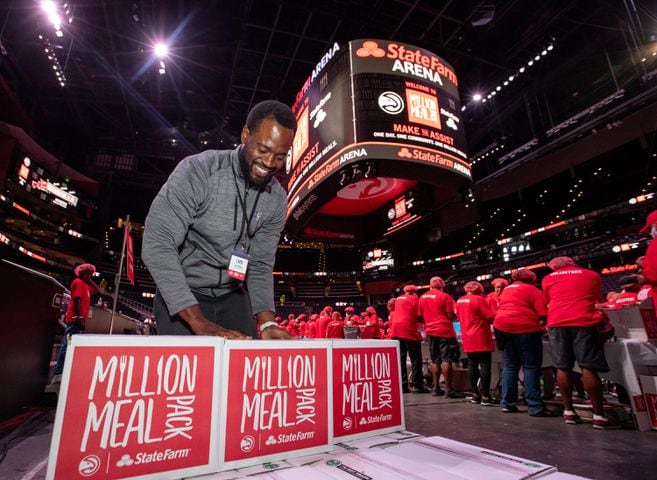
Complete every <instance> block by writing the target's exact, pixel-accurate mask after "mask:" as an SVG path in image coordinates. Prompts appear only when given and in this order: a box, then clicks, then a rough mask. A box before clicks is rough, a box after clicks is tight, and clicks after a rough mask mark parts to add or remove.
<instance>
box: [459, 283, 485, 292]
mask: <svg viewBox="0 0 657 480" xmlns="http://www.w3.org/2000/svg"><path fill="white" fill-rule="evenodd" d="M463 290H465V291H466V292H467V293H471V294H473V295H481V294H482V293H484V286H483V285H482V284H481V283H479V282H477V281H475V280H472V281H470V282H468V283H466V284H465V285H464V286H463Z"/></svg>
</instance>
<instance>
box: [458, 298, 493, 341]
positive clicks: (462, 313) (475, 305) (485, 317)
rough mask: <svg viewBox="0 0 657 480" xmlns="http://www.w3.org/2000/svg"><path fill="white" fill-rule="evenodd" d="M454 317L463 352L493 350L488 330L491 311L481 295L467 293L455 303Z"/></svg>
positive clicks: (491, 338) (489, 330)
mask: <svg viewBox="0 0 657 480" xmlns="http://www.w3.org/2000/svg"><path fill="white" fill-rule="evenodd" d="M456 315H457V316H458V317H459V322H460V323H461V341H462V342H463V351H464V352H466V353H468V352H492V351H493V350H495V345H494V344H493V334H492V332H491V329H490V324H491V320H492V319H493V315H494V314H493V311H492V310H491V308H490V305H489V304H488V301H487V300H486V299H485V298H484V297H482V296H481V295H472V294H471V293H468V294H467V295H464V296H462V297H461V298H459V299H458V300H457V301H456Z"/></svg>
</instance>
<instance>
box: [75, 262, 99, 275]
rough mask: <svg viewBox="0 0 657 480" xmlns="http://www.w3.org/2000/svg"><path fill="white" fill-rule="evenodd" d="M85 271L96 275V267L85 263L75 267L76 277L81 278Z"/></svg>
mask: <svg viewBox="0 0 657 480" xmlns="http://www.w3.org/2000/svg"><path fill="white" fill-rule="evenodd" d="M85 270H91V273H96V267H94V266H93V265H92V264H90V263H83V264H81V265H78V266H77V267H75V276H76V277H79V276H80V273H82V272H84V271H85Z"/></svg>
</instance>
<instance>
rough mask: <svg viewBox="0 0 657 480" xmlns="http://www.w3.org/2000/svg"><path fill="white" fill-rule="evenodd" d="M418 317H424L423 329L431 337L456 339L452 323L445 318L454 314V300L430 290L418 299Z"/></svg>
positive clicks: (443, 293) (439, 291)
mask: <svg viewBox="0 0 657 480" xmlns="http://www.w3.org/2000/svg"><path fill="white" fill-rule="evenodd" d="M417 313H418V315H420V316H422V317H424V329H425V331H426V332H427V335H431V336H433V337H449V338H454V337H456V331H455V330H454V325H453V324H452V321H451V320H450V319H449V317H448V316H447V314H448V313H454V300H453V299H452V297H450V296H449V295H448V294H446V293H445V292H443V291H442V290H438V289H431V290H429V291H428V292H427V293H425V294H424V295H422V296H421V297H420V300H419V301H418V308H417Z"/></svg>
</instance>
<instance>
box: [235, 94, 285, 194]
mask: <svg viewBox="0 0 657 480" xmlns="http://www.w3.org/2000/svg"><path fill="white" fill-rule="evenodd" d="M296 130H297V122H296V118H295V117H294V113H292V110H290V107H288V106H287V105H285V104H284V103H281V102H278V101H276V100H267V101H264V102H260V103H258V104H257V105H256V106H255V107H253V108H252V109H251V111H250V112H249V115H248V116H247V117H246V125H244V128H242V134H241V136H240V140H241V142H242V145H243V148H242V165H241V166H242V169H243V171H244V174H245V175H246V177H247V178H248V179H249V181H250V182H251V183H252V184H253V185H265V184H267V183H268V182H269V180H271V178H272V177H273V176H274V174H275V173H276V172H277V171H278V170H280V169H281V167H283V165H285V160H286V159H287V155H288V153H289V151H290V148H291V147H292V140H294V134H295V132H296Z"/></svg>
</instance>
